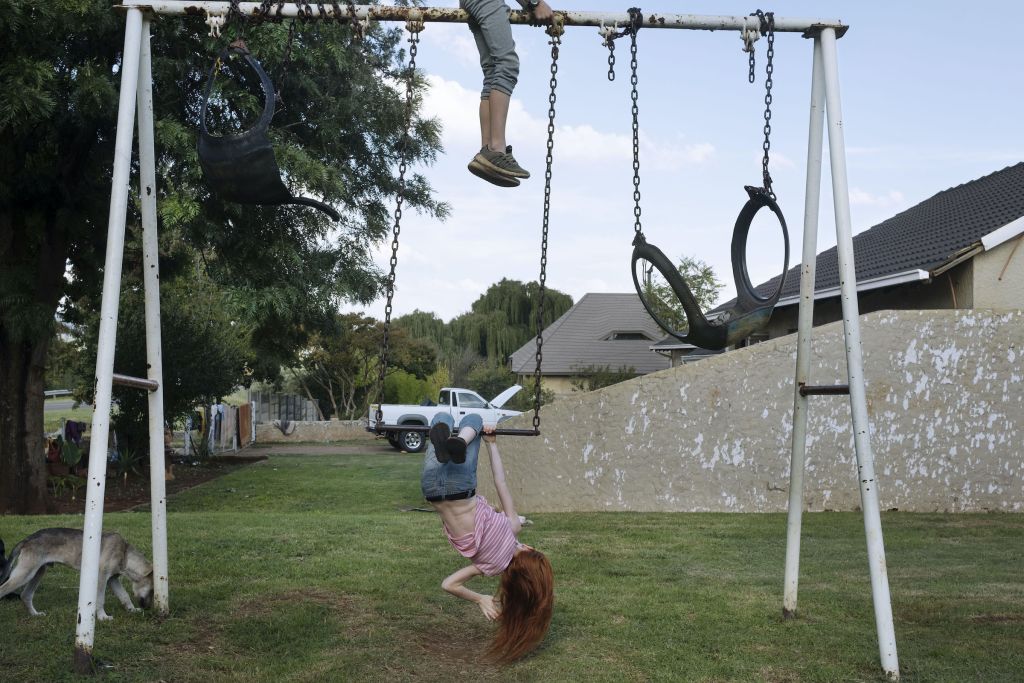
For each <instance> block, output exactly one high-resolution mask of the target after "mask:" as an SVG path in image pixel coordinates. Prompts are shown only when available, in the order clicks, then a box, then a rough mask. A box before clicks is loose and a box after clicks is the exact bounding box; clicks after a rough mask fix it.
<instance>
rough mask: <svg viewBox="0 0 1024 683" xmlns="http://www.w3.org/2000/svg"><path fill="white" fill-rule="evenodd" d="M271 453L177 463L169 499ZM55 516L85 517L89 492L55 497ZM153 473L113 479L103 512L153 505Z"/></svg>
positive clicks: (168, 486) (108, 486) (111, 478)
mask: <svg viewBox="0 0 1024 683" xmlns="http://www.w3.org/2000/svg"><path fill="white" fill-rule="evenodd" d="M267 453H268V451H263V452H259V453H256V454H253V455H246V456H229V457H225V458H214V459H212V460H209V461H207V462H204V463H200V464H196V465H190V464H188V463H174V464H173V465H172V466H171V474H172V475H173V477H174V478H173V479H168V480H167V484H166V485H167V495H169V496H170V495H173V494H175V493H177V492H179V491H184V490H185V489H189V488H192V487H193V486H197V485H199V484H202V483H203V482H207V481H210V480H211V479H216V478H217V477H221V476H224V475H225V474H228V473H229V472H234V471H235V470H237V469H239V468H241V467H245V466H246V465H249V464H252V463H254V462H257V461H259V460H266V454H267ZM51 501H52V503H53V512H54V513H56V514H81V513H82V512H84V511H85V489H79V491H78V492H77V495H76V496H75V497H74V498H72V495H71V492H70V491H65V492H64V493H63V495H61V496H59V497H53V496H52V493H51ZM149 502H150V501H149V473H148V471H147V472H146V473H144V474H143V475H142V476H137V475H136V476H130V477H128V478H127V479H119V478H117V477H109V478H108V479H107V485H106V488H105V490H104V494H103V511H104V512H120V511H122V510H131V509H132V508H135V507H138V506H140V505H148V504H149Z"/></svg>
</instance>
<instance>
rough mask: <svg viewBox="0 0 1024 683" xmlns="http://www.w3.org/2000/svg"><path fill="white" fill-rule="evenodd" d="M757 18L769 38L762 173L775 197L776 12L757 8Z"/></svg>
mask: <svg viewBox="0 0 1024 683" xmlns="http://www.w3.org/2000/svg"><path fill="white" fill-rule="evenodd" d="M757 18H758V19H760V20H761V32H762V33H763V34H764V35H765V36H766V37H767V38H768V49H767V50H766V52H765V57H766V59H765V61H766V64H765V80H764V143H763V144H762V147H763V148H764V158H763V159H762V160H761V174H762V176H763V178H764V189H765V191H766V192H767V193H768V196H769V197H771V198H772V199H775V198H776V197H775V190H774V189H772V175H771V173H770V172H769V170H768V151H769V150H770V149H771V146H772V141H771V135H772V72H773V71H774V66H773V65H772V58H773V57H775V13H774V12H767V13H766V12H762V11H761V10H757ZM751 54H753V53H751Z"/></svg>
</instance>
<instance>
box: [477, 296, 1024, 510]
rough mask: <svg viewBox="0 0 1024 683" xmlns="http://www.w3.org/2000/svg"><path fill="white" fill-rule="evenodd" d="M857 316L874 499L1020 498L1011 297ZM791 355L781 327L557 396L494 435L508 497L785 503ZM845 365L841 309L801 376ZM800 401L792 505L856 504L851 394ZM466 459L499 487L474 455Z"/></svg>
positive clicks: (983, 504) (523, 503)
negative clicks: (798, 487)
mask: <svg viewBox="0 0 1024 683" xmlns="http://www.w3.org/2000/svg"><path fill="white" fill-rule="evenodd" d="M861 332H862V335H861V336H862V339H863V347H864V365H865V373H866V383H867V399H868V413H869V417H870V421H871V445H872V450H873V452H874V456H875V469H876V473H877V476H878V487H879V488H878V490H879V497H880V501H881V506H882V509H883V510H886V509H899V510H909V511H928V512H931V511H950V512H967V511H972V512H974V511H977V512H980V511H994V510H998V511H1008V512H1012V511H1024V463H1022V453H1024V369H1022V367H1024V312H1021V311H1013V312H991V311H880V312H877V313H872V314H869V315H865V316H863V317H862V319H861ZM795 368H796V335H795V334H793V335H790V336H787V337H781V338H778V339H773V340H771V341H768V342H765V343H762V344H757V345H755V346H752V347H749V348H746V349H740V350H737V351H733V352H729V353H726V354H723V355H721V356H716V357H712V358H709V359H707V360H702V361H700V362H699V363H693V364H689V365H684V366H681V367H677V368H671V369H668V370H664V371H661V372H657V373H653V374H650V375H646V376H644V377H640V378H637V379H635V380H631V381H628V382H623V383H621V384H617V385H615V386H612V387H608V388H606V389H602V390H600V391H595V392H590V393H587V394H580V395H578V396H572V397H566V398H564V399H559V400H557V401H555V402H554V403H552V404H551V405H548V406H545V407H544V408H543V410H542V413H541V417H542V425H541V431H542V432H543V435H542V436H540V437H534V438H530V437H506V438H503V439H500V447H501V452H502V454H503V460H504V463H505V468H506V472H507V478H508V481H509V483H510V486H511V488H512V492H513V495H514V498H515V500H516V503H517V507H518V508H520V509H521V510H523V511H528V512H555V511H606V510H607V511H611V510H634V511H729V512H779V511H784V510H786V507H787V501H788V487H789V469H790V449H791V439H792V416H793V381H794V379H793V377H794V374H795ZM845 381H846V355H845V347H844V339H843V330H842V323H834V324H831V325H827V326H823V327H820V328H816V329H815V330H814V352H813V358H812V361H811V383H812V384H832V383H845ZM810 401H811V403H810V410H809V420H808V437H809V438H808V452H807V472H806V475H805V479H804V504H805V509H808V510H856V509H859V506H860V493H859V489H858V486H857V480H856V456H855V453H854V449H853V435H852V430H851V418H850V410H849V398H848V397H846V396H814V397H811V399H810ZM531 415H532V413H530V414H527V415H524V416H522V417H520V418H516V420H514V421H509V422H508V423H506V424H507V425H508V426H522V427H527V426H529V421H530V416H531ZM481 455H482V456H483V454H481ZM479 475H480V490H481V492H482V493H483V494H484V495H486V496H488V497H489V498H490V499H491V500H497V498H496V496H495V493H494V490H493V486H492V484H491V473H490V466H489V464H488V462H487V458H486V457H481V459H480V472H479Z"/></svg>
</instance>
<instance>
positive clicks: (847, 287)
mask: <svg viewBox="0 0 1024 683" xmlns="http://www.w3.org/2000/svg"><path fill="white" fill-rule="evenodd" d="M820 42H821V57H822V64H823V67H824V72H825V101H826V112H827V115H828V151H829V157H830V161H831V168H832V196H833V201H834V203H835V218H836V249H837V253H838V257H839V285H840V289H841V300H842V305H843V330H844V332H845V336H846V368H847V373H848V376H849V385H850V409H851V412H852V413H853V439H854V446H855V448H856V451H857V472H858V479H859V480H860V502H861V509H862V510H863V511H864V533H865V535H866V536H867V545H868V567H869V571H870V573H871V596H872V599H873V601H874V606H875V627H876V628H877V630H878V652H879V655H880V657H881V660H882V669H883V670H884V671H885V673H886V675H887V676H888V677H889V678H890V679H891V680H899V676H900V670H899V662H898V661H897V657H896V633H895V630H894V628H893V621H892V603H891V600H890V597H889V577H888V573H887V571H886V566H885V545H884V543H883V540H882V520H881V515H880V514H879V510H878V482H877V481H876V479H875V465H874V461H873V458H872V455H871V440H870V434H869V423H868V408H867V397H866V396H865V390H864V363H863V359H862V357H861V343H860V320H859V311H858V307H857V276H856V271H855V269H854V263H853V230H852V228H851V221H850V192H849V187H848V185H847V179H846V142H845V140H844V138H843V112H842V107H841V105H840V97H839V64H838V59H837V57H836V33H835V31H834V30H832V29H830V28H826V29H824V30H823V31H822V32H821V38H820Z"/></svg>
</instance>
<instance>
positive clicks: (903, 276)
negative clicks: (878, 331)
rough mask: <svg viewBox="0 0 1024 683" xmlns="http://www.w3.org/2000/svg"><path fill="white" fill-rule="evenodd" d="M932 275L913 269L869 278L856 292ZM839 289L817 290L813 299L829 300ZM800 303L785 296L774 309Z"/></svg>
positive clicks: (796, 298) (919, 279) (858, 284)
mask: <svg viewBox="0 0 1024 683" xmlns="http://www.w3.org/2000/svg"><path fill="white" fill-rule="evenodd" d="M931 278H932V274H931V273H929V272H928V271H927V270H921V269H920V268H915V269H913V270H905V271H903V272H902V273H893V274H892V275H885V276H883V277H876V278H871V279H870V280H862V281H860V282H858V283H857V291H858V292H867V291H869V290H872V289H882V288H883V287H892V286H894V285H904V284H906V283H908V282H924V281H926V280H930V279H931ZM840 291H841V290H840V288H839V287H829V288H827V289H819V290H817V291H816V292H814V299H815V301H817V300H818V299H829V298H831V297H834V296H839V294H840ZM798 303H800V295H799V294H797V295H795V296H787V297H783V298H781V299H779V302H778V303H777V304H775V307H776V308H780V307H782V306H792V305H793V304H798Z"/></svg>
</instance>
